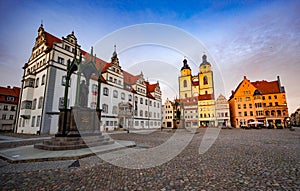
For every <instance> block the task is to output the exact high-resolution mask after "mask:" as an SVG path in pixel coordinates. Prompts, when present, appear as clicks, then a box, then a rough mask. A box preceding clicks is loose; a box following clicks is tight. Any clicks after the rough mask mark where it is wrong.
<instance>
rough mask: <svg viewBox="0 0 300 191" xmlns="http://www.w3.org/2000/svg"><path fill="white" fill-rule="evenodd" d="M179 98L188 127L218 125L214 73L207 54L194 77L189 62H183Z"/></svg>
mask: <svg viewBox="0 0 300 191" xmlns="http://www.w3.org/2000/svg"><path fill="white" fill-rule="evenodd" d="M179 98H180V101H181V102H182V103H183V107H184V108H183V110H184V113H183V119H184V120H185V126H186V127H201V126H202V127H209V126H210V127H212V126H216V125H217V124H216V109H215V98H214V81H213V71H212V69H211V64H210V63H209V62H208V61H207V56H206V55H205V54H204V55H203V56H202V63H201V64H200V66H199V72H198V74H196V75H192V72H191V68H190V67H189V65H188V63H187V60H186V59H184V60H183V67H182V68H181V73H180V76H179Z"/></svg>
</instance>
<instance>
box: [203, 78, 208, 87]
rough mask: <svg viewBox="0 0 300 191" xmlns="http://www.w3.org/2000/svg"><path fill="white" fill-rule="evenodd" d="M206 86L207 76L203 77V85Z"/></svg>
mask: <svg viewBox="0 0 300 191" xmlns="http://www.w3.org/2000/svg"><path fill="white" fill-rule="evenodd" d="M207 84H208V80H207V76H204V77H203V85H207Z"/></svg>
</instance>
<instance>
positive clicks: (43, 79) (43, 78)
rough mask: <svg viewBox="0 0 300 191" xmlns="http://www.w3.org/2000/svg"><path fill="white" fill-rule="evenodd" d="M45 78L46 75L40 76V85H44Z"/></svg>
mask: <svg viewBox="0 0 300 191" xmlns="http://www.w3.org/2000/svg"><path fill="white" fill-rule="evenodd" d="M45 78H46V75H45V74H44V75H43V76H42V84H41V85H44V84H45Z"/></svg>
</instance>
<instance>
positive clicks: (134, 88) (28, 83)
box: [15, 25, 161, 134]
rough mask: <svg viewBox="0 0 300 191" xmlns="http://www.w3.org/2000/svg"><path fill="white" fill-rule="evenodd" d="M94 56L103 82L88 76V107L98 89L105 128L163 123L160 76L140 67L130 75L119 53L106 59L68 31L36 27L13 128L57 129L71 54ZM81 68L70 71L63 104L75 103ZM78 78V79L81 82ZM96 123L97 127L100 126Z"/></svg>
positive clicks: (85, 57) (29, 130) (92, 105)
mask: <svg viewBox="0 0 300 191" xmlns="http://www.w3.org/2000/svg"><path fill="white" fill-rule="evenodd" d="M75 54H76V58H77V59H79V58H80V57H82V61H88V60H92V59H93V61H94V62H95V65H96V66H95V67H96V68H97V69H98V70H99V71H101V75H102V76H101V86H100V92H98V81H97V79H96V78H93V76H92V78H91V80H90V82H89V86H88V88H89V89H88V92H89V93H88V107H89V108H91V109H96V102H97V95H98V93H99V94H100V107H101V110H102V112H101V126H102V127H105V129H107V130H113V129H115V128H118V127H125V128H129V127H130V128H160V127H161V90H160V86H159V82H156V83H150V82H148V81H147V80H145V77H144V75H143V73H140V74H138V75H133V74H130V73H128V72H126V71H125V70H123V69H122V67H121V65H120V62H119V59H118V55H117V52H116V49H115V51H114V52H113V55H112V58H111V61H110V62H106V61H103V60H101V59H100V58H97V57H95V56H94V55H93V51H92V50H91V53H88V52H86V51H84V50H82V49H81V47H80V45H79V44H78V43H77V38H76V36H75V34H74V32H72V33H71V34H69V35H67V37H62V38H61V39H60V38H57V37H55V36H53V35H52V34H50V33H48V32H46V31H45V30H44V27H43V25H41V26H40V27H39V29H38V36H37V38H36V41H35V45H34V47H33V49H32V53H31V56H30V58H29V60H28V62H27V63H25V65H24V67H23V69H24V73H23V78H22V87H21V94H20V101H19V106H20V107H19V108H18V112H17V119H16V120H17V121H16V127H15V131H16V132H17V133H30V134H55V133H57V131H58V120H59V115H58V114H59V111H60V109H62V108H63V106H64V89H65V86H66V75H67V64H68V61H69V60H72V59H73V58H74V55H75ZM78 75H80V77H79V79H81V80H82V81H83V80H84V77H83V76H81V74H78V73H76V72H75V73H74V74H73V75H72V76H71V79H70V84H69V96H68V99H67V105H68V106H67V107H68V108H70V107H72V106H74V105H76V103H75V102H76V93H77V91H76V90H77V89H78V86H77V84H78V83H77V80H78ZM82 81H81V82H82ZM125 105H127V106H130V109H131V116H132V117H131V119H130V120H128V121H124V120H123V117H122V111H121V109H124V106H125ZM99 128H100V127H99Z"/></svg>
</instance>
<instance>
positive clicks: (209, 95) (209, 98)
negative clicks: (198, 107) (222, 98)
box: [198, 94, 214, 101]
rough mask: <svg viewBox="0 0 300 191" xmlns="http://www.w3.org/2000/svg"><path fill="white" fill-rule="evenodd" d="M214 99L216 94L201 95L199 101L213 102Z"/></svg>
mask: <svg viewBox="0 0 300 191" xmlns="http://www.w3.org/2000/svg"><path fill="white" fill-rule="evenodd" d="M211 99H214V94H204V95H199V96H198V100H199V101H201V100H211Z"/></svg>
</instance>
